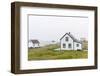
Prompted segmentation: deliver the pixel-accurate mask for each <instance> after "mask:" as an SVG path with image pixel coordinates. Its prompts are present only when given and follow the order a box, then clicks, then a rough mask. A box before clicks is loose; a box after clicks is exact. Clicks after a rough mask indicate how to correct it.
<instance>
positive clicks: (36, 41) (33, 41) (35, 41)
mask: <svg viewBox="0 0 100 76" xmlns="http://www.w3.org/2000/svg"><path fill="white" fill-rule="evenodd" d="M30 41H31V42H32V43H33V44H34V43H40V42H39V41H38V40H30ZM30 41H29V42H30Z"/></svg>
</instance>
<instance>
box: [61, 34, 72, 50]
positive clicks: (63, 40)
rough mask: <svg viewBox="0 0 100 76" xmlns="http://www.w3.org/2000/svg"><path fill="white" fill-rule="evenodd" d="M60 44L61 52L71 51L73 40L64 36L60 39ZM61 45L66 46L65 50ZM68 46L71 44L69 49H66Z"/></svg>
mask: <svg viewBox="0 0 100 76" xmlns="http://www.w3.org/2000/svg"><path fill="white" fill-rule="evenodd" d="M66 37H68V41H66V40H65V38H66ZM60 44H61V50H73V40H72V38H71V37H70V36H69V35H66V36H64V37H63V38H62V39H61V42H60ZM63 44H66V47H65V48H63ZM68 44H71V48H69V47H68Z"/></svg>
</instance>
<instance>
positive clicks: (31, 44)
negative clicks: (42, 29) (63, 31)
mask: <svg viewBox="0 0 100 76" xmlns="http://www.w3.org/2000/svg"><path fill="white" fill-rule="evenodd" d="M39 44H40V42H39V41H38V40H29V48H38V47H40V46H39Z"/></svg>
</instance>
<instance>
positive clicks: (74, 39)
mask: <svg viewBox="0 0 100 76" xmlns="http://www.w3.org/2000/svg"><path fill="white" fill-rule="evenodd" d="M66 35H69V36H70V37H71V38H72V39H73V41H74V42H77V43H82V42H81V41H79V40H77V39H76V38H75V37H74V36H73V35H72V34H70V33H66V34H65V35H63V36H62V37H61V39H60V40H62V39H63V38H64V37H65V36H66Z"/></svg>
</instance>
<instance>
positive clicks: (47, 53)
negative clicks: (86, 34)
mask: <svg viewBox="0 0 100 76" xmlns="http://www.w3.org/2000/svg"><path fill="white" fill-rule="evenodd" d="M56 48H59V46H58V45H48V46H46V47H43V48H32V49H29V50H28V60H52V59H79V58H81V59H82V58H87V57H88V52H87V51H73V50H61V51H59V50H54V49H56Z"/></svg>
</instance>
